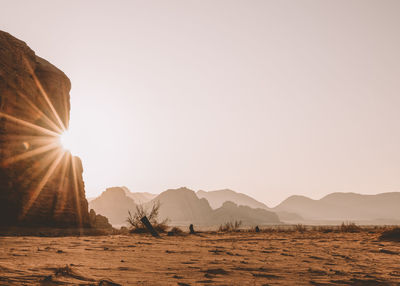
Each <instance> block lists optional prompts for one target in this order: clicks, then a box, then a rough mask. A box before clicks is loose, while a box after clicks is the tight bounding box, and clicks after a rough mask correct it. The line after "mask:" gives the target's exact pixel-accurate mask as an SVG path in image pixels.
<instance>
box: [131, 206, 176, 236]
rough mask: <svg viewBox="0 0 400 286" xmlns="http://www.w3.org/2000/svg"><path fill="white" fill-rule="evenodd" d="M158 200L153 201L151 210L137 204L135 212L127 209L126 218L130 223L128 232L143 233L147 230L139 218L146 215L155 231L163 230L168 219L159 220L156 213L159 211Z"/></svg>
mask: <svg viewBox="0 0 400 286" xmlns="http://www.w3.org/2000/svg"><path fill="white" fill-rule="evenodd" d="M160 206H161V204H160V202H159V201H157V202H154V203H153V206H152V207H151V210H150V211H149V210H147V209H146V208H144V206H143V205H137V206H136V211H135V213H133V214H132V213H131V212H130V211H128V218H127V222H128V223H129V225H130V230H129V231H130V233H145V232H147V228H146V227H145V226H144V224H143V223H142V221H141V219H142V218H143V217H144V216H146V217H147V218H148V220H149V221H150V223H151V224H152V226H153V227H154V229H155V230H156V231H157V232H165V231H166V230H167V228H168V225H167V223H168V219H165V220H163V221H161V222H160V221H159V219H158V215H159V211H160Z"/></svg>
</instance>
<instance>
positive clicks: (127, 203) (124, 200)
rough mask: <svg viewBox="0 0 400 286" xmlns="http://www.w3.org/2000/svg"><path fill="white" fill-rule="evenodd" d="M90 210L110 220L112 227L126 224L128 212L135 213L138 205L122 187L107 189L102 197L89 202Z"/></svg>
mask: <svg viewBox="0 0 400 286" xmlns="http://www.w3.org/2000/svg"><path fill="white" fill-rule="evenodd" d="M89 209H93V210H94V211H95V212H96V213H97V214H101V215H103V216H105V217H107V218H108V220H109V222H110V223H111V224H112V225H121V224H125V223H126V219H127V217H128V211H131V212H132V211H135V209H136V203H135V202H134V201H133V200H132V199H131V198H130V197H128V196H127V195H126V191H125V190H124V189H123V188H121V187H113V188H108V189H106V190H105V191H104V192H103V193H102V194H101V195H100V196H98V197H97V198H95V199H93V200H91V201H90V202H89Z"/></svg>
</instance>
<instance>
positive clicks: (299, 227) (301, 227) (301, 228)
mask: <svg viewBox="0 0 400 286" xmlns="http://www.w3.org/2000/svg"><path fill="white" fill-rule="evenodd" d="M294 229H295V230H296V231H298V232H300V233H303V232H305V231H306V230H307V228H306V226H305V225H304V224H301V223H299V224H296V225H295V226H294Z"/></svg>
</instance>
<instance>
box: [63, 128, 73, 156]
mask: <svg viewBox="0 0 400 286" xmlns="http://www.w3.org/2000/svg"><path fill="white" fill-rule="evenodd" d="M60 144H61V146H62V148H63V149H64V150H66V151H69V152H71V153H74V140H73V138H72V135H71V132H70V131H69V130H66V131H64V132H63V133H62V134H61V135H60Z"/></svg>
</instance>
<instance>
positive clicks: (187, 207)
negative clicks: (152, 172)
mask: <svg viewBox="0 0 400 286" xmlns="http://www.w3.org/2000/svg"><path fill="white" fill-rule="evenodd" d="M157 200H158V201H160V203H161V207H160V215H161V217H162V218H169V219H170V220H171V222H170V223H171V224H173V225H174V224H175V225H183V224H190V223H193V224H202V225H209V226H212V225H219V224H223V223H226V222H229V221H235V220H241V221H242V222H243V224H244V225H257V224H260V225H262V224H271V223H280V221H279V218H278V216H277V215H276V214H275V213H273V212H270V211H267V210H265V209H261V208H257V209H254V208H251V207H248V206H238V205H237V204H235V203H233V202H224V203H223V204H222V206H220V207H219V208H217V209H215V210H213V209H212V208H211V206H210V204H209V202H208V200H206V199H205V198H199V197H198V196H197V195H196V193H195V192H194V191H192V190H190V189H188V188H179V189H174V190H167V191H165V192H163V193H161V194H160V195H159V196H157V197H156V198H154V200H153V201H157Z"/></svg>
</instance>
